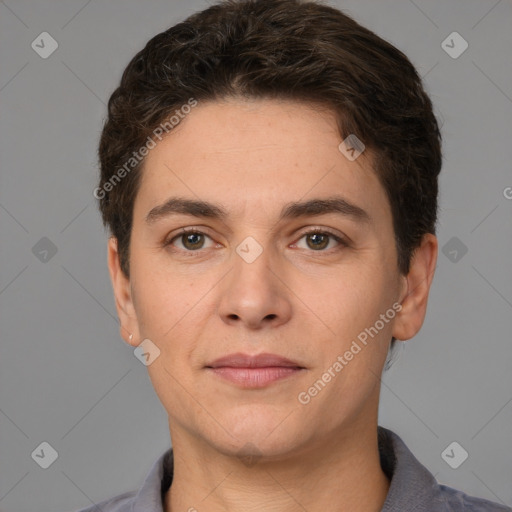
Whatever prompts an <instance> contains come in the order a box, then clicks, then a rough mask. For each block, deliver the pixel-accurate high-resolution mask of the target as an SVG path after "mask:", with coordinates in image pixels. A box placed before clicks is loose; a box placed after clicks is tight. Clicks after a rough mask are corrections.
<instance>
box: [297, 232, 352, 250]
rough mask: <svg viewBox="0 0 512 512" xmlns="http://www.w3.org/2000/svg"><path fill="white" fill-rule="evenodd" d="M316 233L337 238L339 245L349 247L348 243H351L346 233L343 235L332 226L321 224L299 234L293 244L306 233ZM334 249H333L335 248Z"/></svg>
mask: <svg viewBox="0 0 512 512" xmlns="http://www.w3.org/2000/svg"><path fill="white" fill-rule="evenodd" d="M316 233H318V234H320V235H329V236H330V237H331V238H334V239H335V240H336V242H338V244H339V245H342V246H345V247H348V245H349V244H350V242H349V239H348V237H346V236H345V235H342V234H341V233H337V232H334V231H333V230H331V229H330V228H323V227H320V226H316V227H311V228H307V230H306V231H303V232H302V233H301V234H300V235H299V236H298V238H297V239H296V241H295V242H293V244H292V245H295V244H296V243H297V242H298V241H299V240H301V239H302V238H303V237H305V236H306V235H309V234H316ZM333 249H336V248H335V247H334V248H333ZM333 249H331V250H333ZM312 252H319V253H320V252H329V251H328V250H327V251H312Z"/></svg>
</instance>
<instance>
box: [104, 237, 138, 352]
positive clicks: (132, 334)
mask: <svg viewBox="0 0 512 512" xmlns="http://www.w3.org/2000/svg"><path fill="white" fill-rule="evenodd" d="M108 270H109V274H110V280H111V282H112V288H113V292H114V299H115V303H116V310H117V315H118V318H119V323H120V335H121V337H122V338H123V339H124V340H125V341H126V343H128V344H130V345H133V346H136V345H137V340H138V339H139V334H138V322H137V316H136V313H135V308H134V306H133V300H132V291H131V287H130V279H129V278H128V277H127V276H126V275H125V274H124V273H123V271H122V270H121V265H120V260H119V253H118V248H117V239H116V238H115V237H110V239H109V241H108Z"/></svg>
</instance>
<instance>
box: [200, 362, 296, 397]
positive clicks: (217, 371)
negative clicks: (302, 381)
mask: <svg viewBox="0 0 512 512" xmlns="http://www.w3.org/2000/svg"><path fill="white" fill-rule="evenodd" d="M205 368H206V369H207V370H208V371H209V372H211V373H212V374H214V375H215V376H216V377H219V378H221V379H223V380H226V381H228V382H231V383H233V384H236V385H238V386H240V387H242V388H256V389H257V388H264V387H266V386H268V385H270V384H272V383H273V382H276V381H280V380H283V379H287V378H290V377H293V376H296V375H298V374H300V373H302V372H303V371H304V370H305V369H306V368H305V367H304V366H301V365H300V364H299V363H297V362H295V361H291V360H290V359H287V358H284V357H281V356H278V355H275V354H258V355H255V356H250V355H247V354H241V353H237V354H230V355H228V356H225V357H221V358H220V359H216V360H215V361H213V362H212V363H209V364H208V365H206V366H205Z"/></svg>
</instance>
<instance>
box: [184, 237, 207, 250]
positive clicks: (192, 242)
mask: <svg viewBox="0 0 512 512" xmlns="http://www.w3.org/2000/svg"><path fill="white" fill-rule="evenodd" d="M181 241H182V243H183V247H185V248H186V249H188V250H190V251H194V250H197V249H201V248H202V247H203V245H204V235H203V234H202V233H185V234H184V235H181Z"/></svg>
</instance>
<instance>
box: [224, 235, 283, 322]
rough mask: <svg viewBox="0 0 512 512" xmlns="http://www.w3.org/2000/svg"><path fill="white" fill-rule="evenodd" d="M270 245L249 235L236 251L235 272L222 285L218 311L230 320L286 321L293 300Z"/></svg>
mask: <svg viewBox="0 0 512 512" xmlns="http://www.w3.org/2000/svg"><path fill="white" fill-rule="evenodd" d="M272 256H273V252H272V250H271V249H270V248H265V247H264V246H263V245H262V244H260V243H259V242H258V241H257V240H256V239H255V238H254V237H251V236H249V237H246V238H245V239H244V240H243V241H242V242H241V243H239V244H238V246H237V247H236V249H235V251H234V254H233V272H232V273H230V274H231V275H230V277H229V278H228V281H227V282H226V285H225V287H224V288H223V292H222V297H221V299H220V304H219V314H220V315H221V317H222V319H223V321H225V322H227V323H233V322H235V323H239V324H240V323H241V324H245V325H246V326H247V327H251V328H257V327H262V326H263V325H264V324H266V323H268V322H272V323H273V324H274V325H277V324H281V323H283V322H286V321H287V320H288V319H289V317H290V314H291V304H290V301H289V297H288V295H287V293H286V287H284V286H283V285H282V283H281V282H280V280H279V278H278V277H277V276H276V273H277V272H276V270H275V269H274V268H273V267H274V266H276V265H278V262H276V259H275V258H273V257H272Z"/></svg>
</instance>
